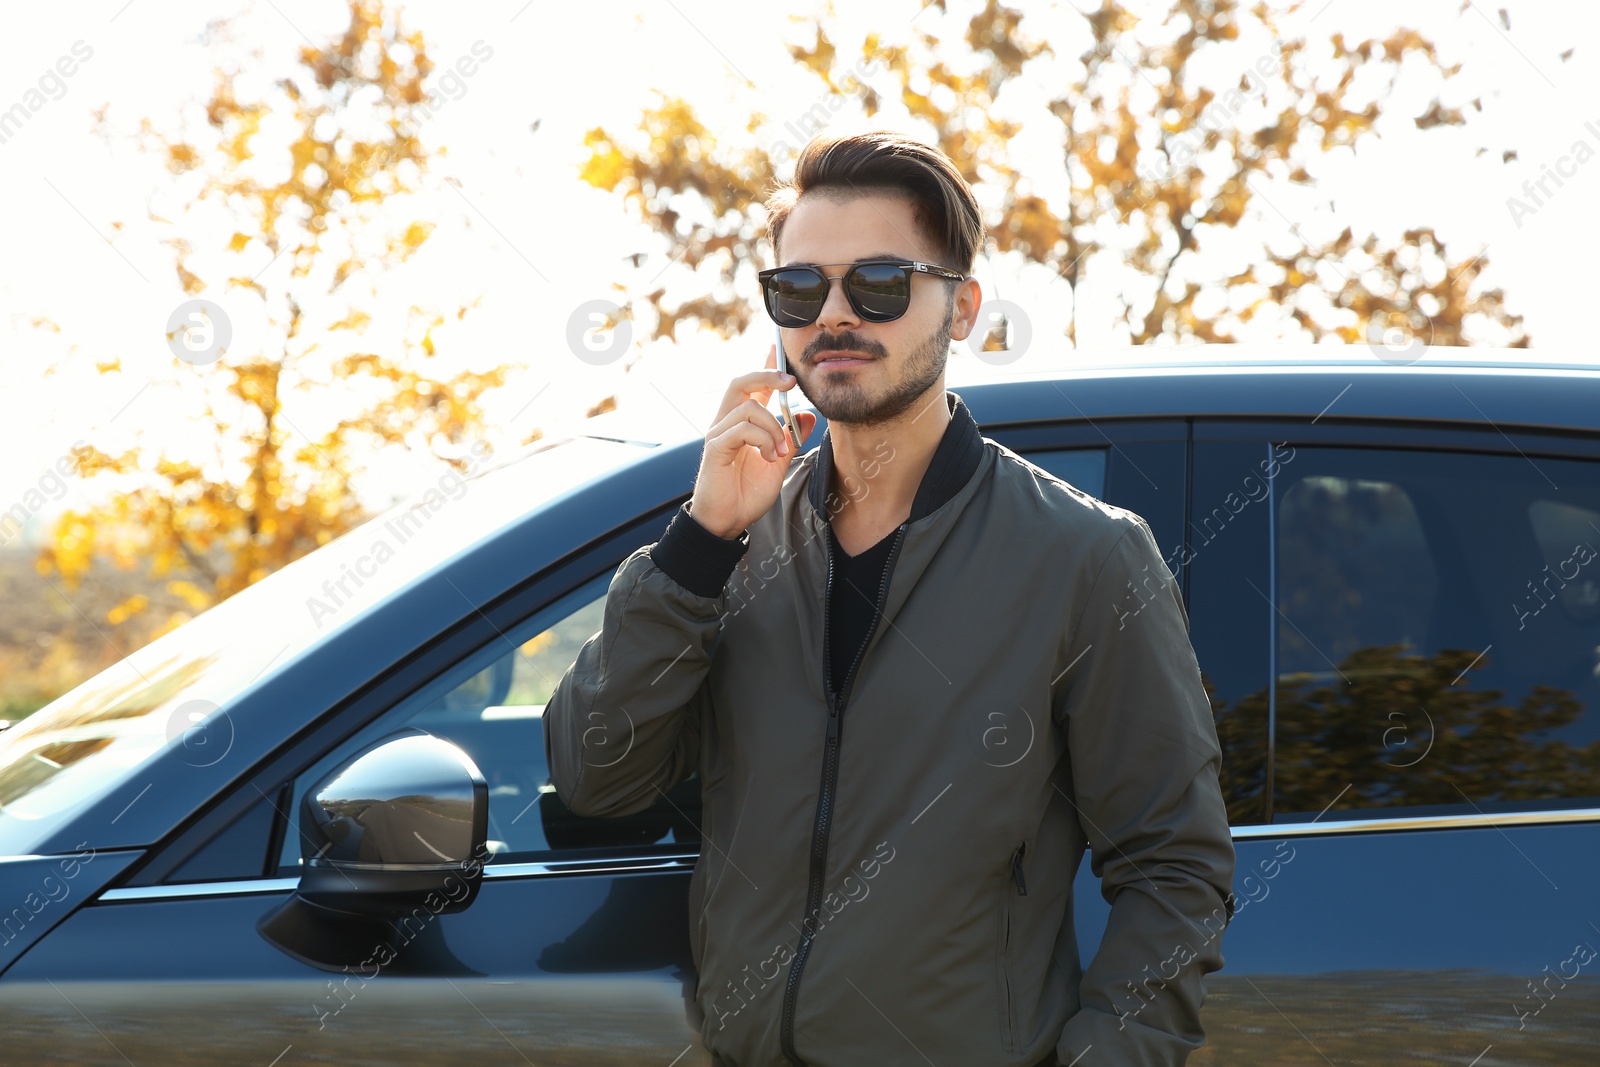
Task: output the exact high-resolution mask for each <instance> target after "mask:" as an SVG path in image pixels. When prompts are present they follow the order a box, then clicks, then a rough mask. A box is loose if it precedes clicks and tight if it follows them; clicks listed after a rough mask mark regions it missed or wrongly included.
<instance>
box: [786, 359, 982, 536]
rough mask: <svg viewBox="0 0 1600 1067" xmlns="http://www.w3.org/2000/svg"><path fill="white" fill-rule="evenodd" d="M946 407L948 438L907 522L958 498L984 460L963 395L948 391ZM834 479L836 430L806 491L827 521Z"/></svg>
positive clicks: (826, 438)
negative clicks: (830, 492) (831, 485)
mask: <svg viewBox="0 0 1600 1067" xmlns="http://www.w3.org/2000/svg"><path fill="white" fill-rule="evenodd" d="M944 397H945V403H946V404H947V405H948V409H949V412H950V423H949V425H948V426H946V427H945V431H944V436H943V437H941V438H939V445H938V447H937V448H935V449H934V451H933V459H932V460H931V461H930V462H929V464H928V469H927V471H926V472H924V474H923V475H922V483H921V484H920V485H918V486H917V495H916V496H915V497H914V498H913V499H912V502H911V516H910V518H908V519H907V520H906V521H907V522H916V521H917V520H918V519H920V518H922V517H923V516H925V515H930V514H932V513H933V512H935V511H937V510H938V509H939V507H940V505H942V504H944V503H945V501H947V500H949V499H950V498H951V497H953V496H955V494H956V492H957V491H958V490H959V489H960V488H961V487H962V486H963V485H966V484H967V481H968V479H970V478H971V477H972V475H973V473H974V472H975V471H976V470H977V469H978V463H979V461H980V460H981V459H982V458H983V435H982V434H980V433H979V432H978V424H977V423H976V422H975V421H973V418H972V413H971V412H970V411H968V410H967V405H966V403H965V402H964V401H962V399H961V397H960V395H959V394H956V393H953V392H951V391H950V390H948V389H946V390H945V393H944ZM832 478H833V429H832V427H831V426H830V427H829V428H828V429H827V430H824V431H823V434H822V444H821V445H819V446H818V450H817V465H816V471H815V474H814V475H813V477H812V478H811V484H810V485H808V486H807V487H806V498H807V500H809V501H810V503H811V508H812V510H813V511H815V512H816V513H817V514H818V515H819V516H821V517H822V518H823V519H825V520H830V521H831V519H832V516H831V515H830V514H829V513H828V510H827V507H826V500H827V494H828V486H829V483H830V482H831V481H832Z"/></svg>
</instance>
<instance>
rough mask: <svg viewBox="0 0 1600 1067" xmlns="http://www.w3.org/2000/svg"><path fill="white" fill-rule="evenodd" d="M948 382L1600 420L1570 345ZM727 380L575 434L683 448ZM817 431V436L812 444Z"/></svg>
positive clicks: (954, 367) (1087, 356) (989, 391)
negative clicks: (694, 417) (692, 398)
mask: <svg viewBox="0 0 1600 1067" xmlns="http://www.w3.org/2000/svg"><path fill="white" fill-rule="evenodd" d="M1407 360H1409V362H1405V361H1407ZM1552 377H1556V378H1560V379H1562V385H1561V387H1560V388H1554V389H1553V388H1552V387H1551V384H1550V382H1549V379H1550V378H1552ZM1491 380H1492V382H1493V385H1492V387H1491V386H1490V381H1491ZM1474 383H1478V384H1474ZM945 385H946V388H947V389H949V390H950V391H952V392H955V393H958V394H960V395H961V397H962V399H963V400H964V401H966V402H967V404H968V406H969V408H970V409H971V410H972V412H973V417H974V418H975V419H976V420H977V421H978V422H979V423H980V425H998V424H1005V423H1017V422H1032V421H1039V420H1044V419H1075V418H1083V419H1100V418H1119V417H1120V418H1126V417H1142V418H1153V417H1163V416H1165V417H1174V418H1182V417H1190V416H1202V417H1222V418H1226V417H1250V418H1259V417H1263V416H1278V417H1285V418H1304V417H1314V418H1319V419H1320V418H1321V417H1322V416H1324V415H1325V416H1326V417H1327V418H1328V419H1330V420H1337V419H1351V418H1360V419H1406V420H1415V421H1448V422H1465V423H1473V422H1476V423H1482V424H1486V425H1495V426H1500V425H1520V426H1532V427H1539V428H1561V429H1571V430H1600V356H1589V357H1586V356H1585V354H1581V353H1574V352H1571V351H1566V350H1540V351H1533V350H1530V349H1526V348H1489V347H1454V346H1443V345H1433V346H1428V347H1425V348H1422V349H1420V350H1419V353H1418V354H1417V356H1416V358H1415V359H1413V358H1412V356H1411V355H1409V354H1406V353H1392V352H1390V351H1389V350H1387V349H1384V348H1382V347H1381V346H1377V347H1376V348H1374V347H1369V346H1367V345H1332V344H1309V343H1308V344H1300V345H1283V344H1276V345H1244V344H1192V345H1174V346H1156V345H1135V346H1124V347H1121V348H1110V347H1108V348H1099V349H1070V348H1065V347H1062V348H1061V349H1060V350H1059V351H1058V352H1056V353H1054V354H1049V355H1047V354H1046V353H1044V352H1041V351H1039V350H1038V349H1037V347H1035V348H1034V349H1032V350H1029V351H1025V352H1023V353H1022V354H1021V355H1020V356H1019V357H1018V358H1017V360H1016V361H1014V362H1013V363H1010V364H1006V365H997V364H991V363H988V362H985V361H984V360H980V359H978V358H977V357H975V356H973V355H972V354H971V353H970V352H969V351H967V350H966V349H965V346H963V345H959V344H958V345H956V346H955V349H954V353H953V354H952V356H951V357H950V361H949V363H948V364H947V366H946V372H945ZM1330 385H1332V388H1331V389H1330V388H1329V386H1330ZM1052 386H1053V387H1054V388H1052ZM1346 386H1348V387H1349V388H1345V387H1346ZM722 388H723V387H722V386H720V385H719V386H717V387H716V388H714V389H712V390H707V391H704V392H703V393H702V394H700V395H698V396H697V397H696V399H697V400H699V401H701V403H699V404H698V405H696V404H694V403H692V402H687V401H685V400H684V399H683V398H682V397H678V398H677V399H675V400H674V402H673V404H672V405H670V406H669V405H667V404H659V405H649V406H638V407H634V406H628V407H625V408H620V409H617V410H613V411H609V412H606V413H605V414H603V415H597V416H595V417H593V418H590V419H586V420H584V421H583V422H582V423H581V424H580V427H581V428H580V429H579V430H578V431H577V432H580V433H583V434H585V435H587V436H592V437H597V438H600V439H603V440H612V441H627V442H630V443H633V444H640V445H646V446H661V445H674V444H681V443H683V442H685V441H688V440H690V439H692V438H695V437H699V436H703V434H704V430H703V429H699V430H697V429H696V428H695V427H694V425H693V424H692V423H691V422H690V421H688V420H687V418H686V416H685V415H684V411H685V410H697V409H698V408H704V409H706V410H707V411H714V410H715V403H716V400H717V399H718V398H719V397H720V394H721V391H722ZM790 404H791V406H792V407H793V408H794V410H796V411H802V410H814V409H813V408H812V407H811V405H810V404H809V403H808V402H807V401H806V400H805V399H804V397H803V396H800V395H796V394H791V401H790ZM768 406H769V408H773V409H775V408H776V405H772V404H769V405H768ZM819 440H820V437H818V436H815V435H813V436H812V438H811V439H810V440H809V441H808V442H807V446H808V447H809V446H811V445H814V444H815V443H816V442H817V441H819Z"/></svg>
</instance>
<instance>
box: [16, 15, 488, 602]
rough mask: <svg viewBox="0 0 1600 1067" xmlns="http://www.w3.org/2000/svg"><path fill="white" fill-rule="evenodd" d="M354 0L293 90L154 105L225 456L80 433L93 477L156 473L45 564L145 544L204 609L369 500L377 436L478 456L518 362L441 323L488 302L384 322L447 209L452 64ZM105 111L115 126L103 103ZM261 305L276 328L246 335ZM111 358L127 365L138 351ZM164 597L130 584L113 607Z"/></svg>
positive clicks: (156, 214) (393, 19) (80, 563)
mask: <svg viewBox="0 0 1600 1067" xmlns="http://www.w3.org/2000/svg"><path fill="white" fill-rule="evenodd" d="M348 2H349V16H350V19H349V25H348V27H347V28H346V29H345V30H344V32H343V33H342V34H341V35H339V36H338V37H337V38H336V39H334V40H331V41H329V42H327V43H325V44H323V45H320V46H318V45H315V44H308V45H306V46H305V47H303V48H301V49H300V53H299V59H298V64H297V65H296V67H295V68H294V70H293V71H292V73H291V74H290V76H288V77H284V78H282V79H280V80H278V81H277V82H276V83H275V85H274V88H273V90H271V91H268V92H266V93H264V94H261V95H259V96H256V97H252V98H246V97H245V96H243V95H242V94H241V86H242V85H248V84H251V83H252V79H251V78H249V77H248V76H241V75H242V72H241V71H240V70H239V69H237V68H236V69H233V70H229V71H221V70H219V71H218V72H217V74H216V79H215V84H214V87H213V88H212V90H211V92H210V96H209V98H208V99H206V100H205V101H204V106H203V111H204V115H205V120H206V122H205V125H203V126H200V127H199V128H198V129H195V130H191V129H188V128H187V125H185V126H184V127H183V128H181V129H180V130H179V132H177V133H169V132H166V131H164V130H162V129H159V128H158V127H157V125H156V124H155V123H153V122H152V121H150V120H149V119H145V120H144V121H143V122H142V123H141V126H140V132H139V135H138V137H137V141H138V145H139V148H140V150H142V151H145V152H152V153H156V154H157V155H158V156H159V158H161V159H162V160H163V161H164V162H165V165H166V169H167V170H168V171H169V172H170V174H171V179H172V180H171V184H170V186H167V187H165V188H163V189H161V190H159V192H158V193H157V194H156V195H155V196H153V197H152V199H151V202H150V208H149V214H150V217H151V219H152V220H153V221H155V222H157V223H158V224H159V225H161V226H162V227H164V228H165V229H166V230H167V232H168V236H167V238H166V239H165V242H166V243H167V244H168V245H169V246H170V247H171V248H172V249H173V270H174V272H175V273H176V276H177V280H178V282H179V284H180V285H181V287H182V290H183V292H184V293H185V294H187V295H188V296H190V297H192V298H194V300H195V301H205V302H206V303H204V304H198V303H197V304H191V305H184V306H183V307H180V308H179V309H178V311H177V312H175V318H174V321H173V322H172V323H171V324H170V325H169V331H170V332H169V334H168V339H169V342H170V343H171V344H172V345H173V350H174V352H175V353H176V355H177V357H178V358H175V359H174V360H173V363H172V370H173V375H172V382H173V383H174V384H176V385H178V387H179V389H180V391H181V395H182V396H184V397H186V398H189V403H190V404H191V409H190V411H189V418H191V419H192V420H195V421H198V422H199V423H200V424H201V425H202V426H203V427H204V429H205V436H206V438H208V439H209V440H210V441H211V442H213V445H214V454H213V455H212V456H209V457H207V456H191V455H170V454H168V452H167V451H166V450H165V448H163V450H162V451H161V454H160V455H157V456H149V455H146V454H145V450H144V449H141V448H139V447H134V448H131V449H129V450H127V451H124V452H121V453H119V454H116V455H110V454H107V453H105V452H103V451H101V450H100V449H98V448H95V447H93V445H92V444H91V445H90V447H89V448H87V449H84V450H81V451H80V453H79V455H78V462H79V468H80V471H81V473H82V474H83V475H84V476H86V477H94V476H97V475H106V476H116V475H122V476H131V477H132V478H134V479H135V480H136V481H137V483H138V484H137V485H136V486H135V487H133V488H131V489H125V490H119V491H117V492H115V493H114V494H111V495H110V498H109V499H108V500H107V501H106V502H104V503H103V504H100V505H98V506H96V507H94V508H93V509H92V510H88V511H69V512H67V513H65V514H64V515H63V516H62V517H61V519H60V520H59V522H58V524H57V526H56V527H55V529H54V531H53V533H52V539H51V543H49V544H48V545H47V546H46V547H45V548H44V549H43V551H42V553H41V555H40V557H39V560H38V567H39V569H40V571H41V572H42V573H45V574H47V575H48V574H49V573H50V572H51V571H52V570H54V571H59V572H60V573H61V574H62V575H63V576H64V577H65V578H66V580H67V582H68V583H69V585H74V586H75V585H76V584H77V583H78V582H79V581H81V578H82V575H83V574H84V573H86V571H87V569H88V567H89V565H90V562H91V560H92V559H93V558H94V557H95V556H96V555H97V554H105V555H110V556H112V557H113V558H114V559H116V560H117V561H118V563H119V564H120V565H123V566H128V567H131V566H133V565H134V564H135V563H136V562H137V561H138V560H140V559H141V558H142V559H146V560H148V561H149V564H150V567H151V571H152V573H153V574H155V575H157V576H167V577H168V578H169V581H168V588H169V590H171V591H173V592H175V593H178V594H179V595H181V596H182V597H183V598H184V599H185V600H186V601H187V602H188V603H189V605H190V606H191V607H192V609H193V610H194V611H196V612H198V611H200V610H204V609H205V608H206V607H208V606H210V605H211V604H213V603H216V602H218V601H221V600H223V599H226V598H227V597H229V596H231V595H232V594H234V593H236V592H238V591H239V590H240V589H242V588H245V587H246V586H248V585H250V584H251V583H253V582H255V581H257V580H259V579H261V578H262V577H264V576H266V575H267V574H270V573H271V572H273V571H274V570H276V569H278V568H279V567H281V566H283V565H284V564H286V563H288V562H289V561H291V560H293V559H295V558H297V557H299V556H301V555H304V554H305V553H307V552H309V551H311V550H312V549H315V548H316V547H317V546H319V545H321V544H323V543H325V542H327V541H329V540H331V539H333V538H335V537H337V536H339V535H340V534H341V533H343V532H345V531H346V530H348V529H350V528H352V527H353V526H355V525H358V524H359V523H360V522H361V521H363V520H364V519H365V518H367V517H369V516H368V513H367V512H366V511H365V510H364V509H363V507H362V506H361V504H360V503H359V502H358V500H357V498H356V495H355V493H354V491H353V488H352V477H353V476H354V475H355V474H356V473H357V472H358V471H359V470H360V464H359V462H358V459H357V457H358V456H360V455H361V454H362V453H363V452H366V451H371V450H376V449H378V448H380V447H382V446H385V445H401V446H404V447H406V448H409V449H416V450H419V451H421V450H426V451H427V452H429V453H431V454H432V455H433V456H434V457H436V458H438V459H439V460H442V461H444V462H446V463H448V464H450V465H451V466H452V467H453V468H455V469H456V470H457V471H458V472H459V471H463V470H465V469H466V468H468V467H470V466H471V465H473V464H474V463H476V462H477V461H478V459H479V455H478V453H476V452H474V450H473V448H472V447H471V446H472V444H473V442H481V440H482V437H483V434H482V429H483V426H484V421H485V420H484V418H483V414H482V411H481V409H480V403H479V401H480V397H481V396H482V395H483V393H484V392H485V391H486V390H489V389H491V388H493V387H495V386H497V385H500V384H502V382H503V381H504V380H505V377H506V374H507V372H508V371H509V370H510V369H511V368H512V365H511V364H502V365H500V366H497V367H495V368H493V369H490V370H488V371H484V372H481V373H477V372H456V373H454V374H450V375H449V376H446V374H445V373H442V372H441V368H439V367H438V364H439V362H441V361H442V360H443V358H444V357H441V356H439V355H438V352H439V347H438V343H437V342H436V339H435V333H436V332H437V331H439V330H440V327H441V326H443V325H444V324H445V323H446V321H447V318H451V317H453V318H454V319H456V320H460V319H463V318H464V317H465V316H466V314H467V312H468V311H469V310H470V309H471V308H472V307H473V306H475V304H476V301H475V300H474V301H470V302H468V303H466V304H461V305H459V306H455V307H452V308H450V309H448V310H447V311H440V310H436V309H424V308H420V307H417V306H415V305H413V306H411V307H410V308H409V310H408V311H407V312H406V322H405V323H404V325H403V336H402V338H401V341H400V343H399V345H398V346H396V345H392V344H391V345H385V346H383V347H385V349H386V351H378V350H377V349H378V347H379V345H377V344H374V343H373V342H372V340H371V339H370V338H369V336H368V334H369V329H371V328H372V327H373V326H374V320H375V317H376V316H379V315H383V314H386V313H387V309H385V308H384V307H383V304H382V303H381V302H380V300H379V298H378V293H377V280H378V278H379V277H381V276H383V275H384V274H385V273H386V272H388V271H389V270H390V269H391V268H393V267H396V266H397V265H399V264H401V263H404V262H406V261H407V260H408V259H410V258H411V257H412V256H413V255H414V254H415V253H416V252H417V251H418V250H419V249H421V248H422V247H423V245H424V244H425V243H426V242H427V240H428V237H429V234H430V233H431V232H432V230H433V229H434V227H435V222H433V221H431V220H430V219H429V218H427V217H425V215H424V214H423V210H422V208H421V206H420V205H419V204H418V202H417V196H416V194H417V193H418V191H419V190H420V189H421V188H422V180H423V178H424V176H426V175H427V174H429V165H430V156H431V153H430V151H429V149H428V148H427V146H426V145H425V144H424V143H423V141H422V140H421V139H420V137H419V128H420V127H421V126H422V125H423V124H424V122H425V120H426V119H427V118H428V117H429V115H430V114H431V110H430V109H431V108H436V107H438V106H439V104H440V101H439V97H438V96H437V94H431V95H430V93H429V92H428V90H427V89H426V88H425V82H426V81H427V79H428V76H429V73H430V72H431V71H432V70H433V68H434V63H433V61H432V60H431V59H430V58H429V54H428V50H427V45H426V42H425V41H424V39H423V35H422V34H421V33H420V32H416V31H411V30H408V29H407V28H405V27H404V26H402V24H401V20H400V18H399V16H398V15H397V14H395V13H393V12H391V11H387V10H386V9H385V7H384V5H383V3H382V2H381V0H348ZM255 55H256V56H257V57H258V58H259V52H257V53H255ZM286 118H287V119H288V121H287V122H285V121H284V120H285V119H286ZM269 119H270V120H271V121H270V122H269V121H268V120H269ZM99 121H100V128H101V130H102V132H105V129H106V116H105V112H104V110H102V111H101V112H100V113H99ZM269 127H270V129H271V131H272V132H270V133H269ZM283 130H287V131H288V132H287V135H284V134H283V132H282V131H283ZM443 153H444V150H443V149H439V150H438V154H440V155H442V154H443ZM219 217H220V218H222V219H225V220H227V221H226V224H225V225H223V226H222V227H221V228H220V229H219V227H218V223H217V221H216V220H217V219H218V218H219ZM114 225H116V224H114ZM229 231H231V232H229ZM248 301H254V302H256V305H257V306H256V307H254V308H245V302H248ZM230 308H231V309H232V310H233V312H234V313H233V314H231V315H230V314H229V309H230ZM241 308H244V309H245V310H246V311H248V312H250V313H251V315H252V316H253V317H254V319H255V321H260V322H264V323H265V327H264V328H263V329H261V330H259V331H253V332H252V333H251V334H250V335H246V334H245V332H244V331H242V330H240V329H239V325H240V322H239V320H240V318H241V316H240V315H239V311H240V309H241ZM230 332H231V333H232V339H231V341H226V338H227V335H228V334H229V333H230ZM396 348H398V351H395V349H396ZM99 369H100V370H101V371H102V373H108V374H118V373H121V370H122V368H121V360H120V358H112V359H110V360H108V361H106V362H104V363H101V364H100V365H99ZM314 393H316V394H319V396H318V401H319V405H320V408H321V409H322V410H326V408H327V406H328V405H329V402H330V401H329V397H330V395H331V396H335V397H337V400H336V401H335V402H334V407H335V410H339V411H340V417H339V418H338V419H337V421H336V422H335V423H334V424H333V425H332V426H331V428H327V429H325V430H320V431H315V432H314V430H313V428H314V427H316V426H318V423H317V422H316V421H315V419H314V418H313V417H312V413H311V405H310V404H309V402H308V398H309V397H311V395H312V394H314ZM308 434H310V436H308ZM478 451H479V452H481V444H480V445H479V448H478ZM146 604H147V599H146V598H145V597H144V596H142V595H134V596H131V597H128V598H127V599H125V600H124V601H122V602H121V604H120V605H119V606H118V607H117V608H116V609H115V610H113V611H112V612H111V621H112V622H119V621H121V620H122V619H125V618H127V617H129V616H130V615H132V614H136V613H137V612H139V611H141V610H142V609H143V608H144V607H145V606H146ZM183 618H184V616H183V614H182V613H180V614H178V615H177V616H175V617H174V618H173V619H171V620H170V621H168V623H167V627H166V628H168V629H170V628H171V627H172V626H175V625H177V624H178V623H180V622H181V621H183Z"/></svg>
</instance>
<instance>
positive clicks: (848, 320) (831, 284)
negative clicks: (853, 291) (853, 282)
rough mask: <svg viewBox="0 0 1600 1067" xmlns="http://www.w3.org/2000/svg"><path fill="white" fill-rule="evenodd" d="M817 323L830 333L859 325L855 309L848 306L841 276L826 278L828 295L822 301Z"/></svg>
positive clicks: (859, 319)
mask: <svg viewBox="0 0 1600 1067" xmlns="http://www.w3.org/2000/svg"><path fill="white" fill-rule="evenodd" d="M817 325H818V326H821V327H822V328H823V329H824V330H827V331H828V332H830V333H835V332H838V331H839V330H843V329H850V328H854V327H856V326H859V325H861V318H860V316H858V315H857V314H856V309H855V308H853V307H851V306H850V298H849V297H847V296H845V295H844V279H843V278H830V279H828V295H827V297H826V298H825V299H824V300H823V301H822V313H821V314H820V315H818V316H817Z"/></svg>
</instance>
